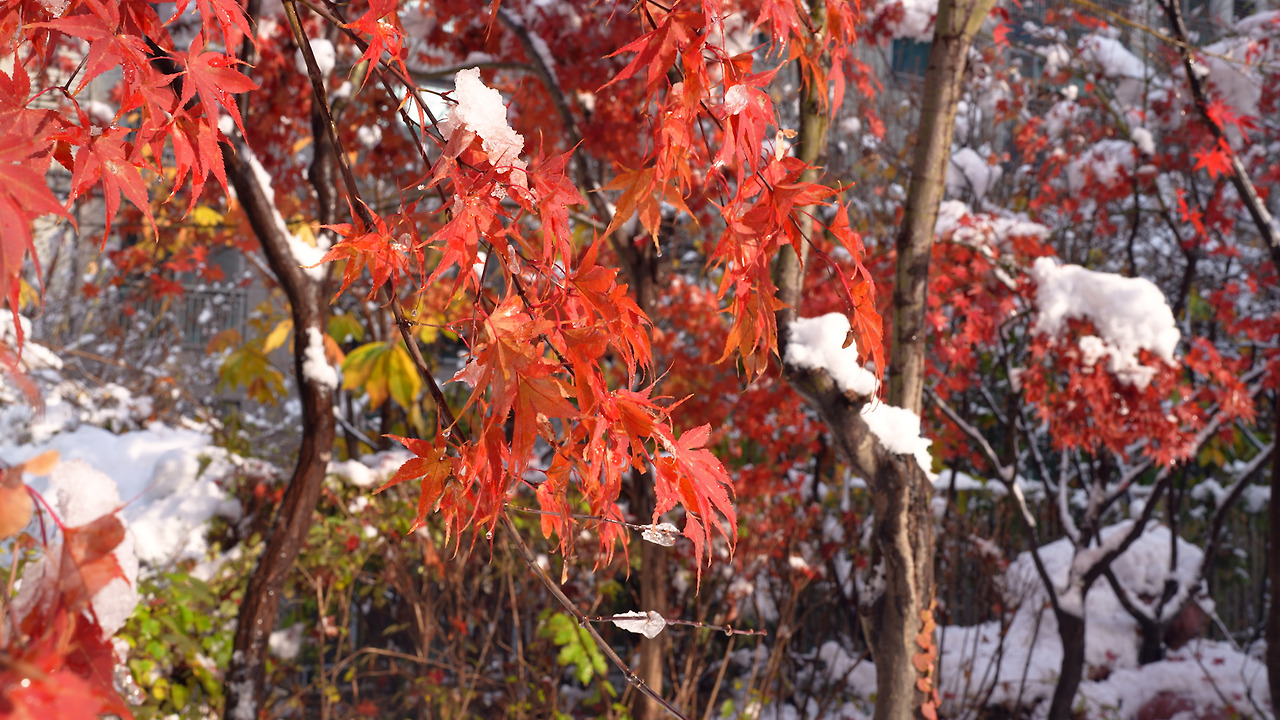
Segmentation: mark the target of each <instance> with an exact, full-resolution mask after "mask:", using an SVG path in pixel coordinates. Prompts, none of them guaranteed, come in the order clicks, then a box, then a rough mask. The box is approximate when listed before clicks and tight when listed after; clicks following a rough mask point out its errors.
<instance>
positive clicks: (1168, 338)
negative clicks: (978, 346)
mask: <svg viewBox="0 0 1280 720" xmlns="http://www.w3.org/2000/svg"><path fill="white" fill-rule="evenodd" d="M1031 277H1032V278H1033V279H1035V281H1036V285H1037V290H1036V311H1037V317H1036V323H1035V328H1034V330H1035V331H1036V332H1038V333H1044V334H1046V335H1051V336H1057V335H1061V334H1062V332H1063V331H1064V330H1066V323H1067V321H1068V320H1088V321H1089V322H1092V323H1093V325H1094V327H1095V328H1097V330H1098V336H1086V337H1084V338H1081V339H1080V350H1081V352H1082V353H1083V355H1084V359H1085V363H1086V364H1093V363H1096V362H1097V361H1098V360H1101V359H1103V358H1106V359H1107V369H1108V370H1110V371H1111V372H1112V373H1113V374H1114V375H1115V376H1116V377H1117V378H1119V379H1120V381H1121V382H1125V383H1128V384H1130V385H1133V386H1135V387H1137V388H1138V389H1139V390H1141V389H1145V388H1146V386H1147V384H1148V383H1150V382H1151V378H1152V377H1153V376H1154V375H1155V372H1156V371H1155V368H1152V367H1148V366H1145V365H1143V364H1142V363H1140V362H1139V361H1138V352H1139V351H1140V350H1147V351H1150V352H1151V353H1152V354H1154V355H1156V356H1157V357H1159V358H1160V359H1162V360H1164V361H1165V362H1166V363H1170V364H1173V362H1174V350H1175V349H1176V348H1177V346H1178V341H1179V340H1181V339H1182V334H1181V333H1180V332H1178V326H1177V324H1176V323H1175V322H1174V319H1173V311H1171V310H1170V309H1169V305H1168V303H1166V302H1165V298H1164V294H1163V293H1161V292H1160V288H1158V287H1156V285H1155V283H1153V282H1151V281H1150V280H1147V279H1145V278H1126V277H1122V276H1120V275H1116V274H1114V273H1105V272H1095V271H1093V270H1086V269H1084V268H1082V267H1080V266H1079V265H1058V264H1056V263H1055V262H1054V261H1053V260H1052V259H1050V258H1043V257H1042V258H1039V259H1037V260H1036V262H1035V264H1034V265H1033V266H1032V268H1031Z"/></svg>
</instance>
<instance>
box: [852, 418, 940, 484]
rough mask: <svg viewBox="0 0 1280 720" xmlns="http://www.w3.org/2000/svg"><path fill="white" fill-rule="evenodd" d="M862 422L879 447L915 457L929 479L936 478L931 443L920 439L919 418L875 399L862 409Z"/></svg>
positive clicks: (897, 453) (896, 453)
mask: <svg viewBox="0 0 1280 720" xmlns="http://www.w3.org/2000/svg"><path fill="white" fill-rule="evenodd" d="M862 419H863V420H866V421H867V427H868V428H869V429H870V430H871V433H872V434H873V435H875V436H876V439H878V440H879V441H880V444H881V445H883V446H884V449H885V450H888V451H889V452H891V453H894V454H895V455H911V456H914V457H915V459H916V462H917V463H919V464H920V469H921V470H924V474H925V475H928V476H929V479H930V480H935V479H937V477H938V476H937V475H935V474H934V472H933V457H932V456H931V455H929V446H930V445H932V444H933V441H932V440H926V439H925V438H923V437H921V436H920V416H919V415H917V414H915V413H913V412H911V411H910V410H907V409H906V408H900V407H895V406H893V405H888V404H886V403H883V402H879V401H876V400H873V401H872V402H869V403H867V404H866V405H864V406H863V407H862Z"/></svg>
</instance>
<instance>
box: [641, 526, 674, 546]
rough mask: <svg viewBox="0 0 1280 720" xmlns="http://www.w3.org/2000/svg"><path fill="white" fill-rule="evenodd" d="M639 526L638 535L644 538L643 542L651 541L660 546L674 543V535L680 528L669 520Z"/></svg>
mask: <svg viewBox="0 0 1280 720" xmlns="http://www.w3.org/2000/svg"><path fill="white" fill-rule="evenodd" d="M641 528H642V529H641V531H640V537H642V538H644V540H645V542H651V543H653V544H654V545H661V546H662V547H671V546H673V545H675V544H676V537H677V536H678V535H679V534H680V530H679V529H678V528H677V527H676V526H675V525H672V524H671V523H669V522H664V523H658V524H656V525H642V526H641Z"/></svg>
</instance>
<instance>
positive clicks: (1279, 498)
mask: <svg viewBox="0 0 1280 720" xmlns="http://www.w3.org/2000/svg"><path fill="white" fill-rule="evenodd" d="M1272 417H1274V418H1276V423H1277V426H1278V427H1277V428H1276V429H1273V432H1276V433H1277V434H1280V392H1276V394H1275V413H1274V414H1273V415H1272ZM1267 522H1268V523H1269V527H1268V528H1267V543H1268V550H1269V552H1268V553H1267V570H1268V573H1267V577H1268V580H1269V582H1270V583H1271V588H1270V600H1271V602H1269V603H1268V605H1267V682H1268V684H1269V685H1270V686H1271V705H1272V707H1277V706H1280V452H1272V453H1271V503H1270V505H1269V506H1268V511H1267Z"/></svg>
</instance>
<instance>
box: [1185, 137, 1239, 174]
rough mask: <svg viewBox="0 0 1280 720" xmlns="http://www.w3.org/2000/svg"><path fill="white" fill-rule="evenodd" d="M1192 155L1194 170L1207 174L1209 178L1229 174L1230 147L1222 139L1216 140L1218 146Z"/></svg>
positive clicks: (1202, 149)
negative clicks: (1193, 157) (1194, 164)
mask: <svg viewBox="0 0 1280 720" xmlns="http://www.w3.org/2000/svg"><path fill="white" fill-rule="evenodd" d="M1192 155H1193V156H1195V159H1196V169H1197V170H1204V171H1206V172H1208V173H1209V177H1211V178H1216V177H1218V176H1219V175H1223V174H1225V173H1229V172H1231V155H1232V151H1231V146H1230V145H1228V144H1227V141H1226V140H1224V139H1222V138H1218V144H1217V145H1215V146H1213V147H1212V148H1207V149H1206V148H1200V149H1199V150H1196V151H1195V152H1194V153H1192Z"/></svg>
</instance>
